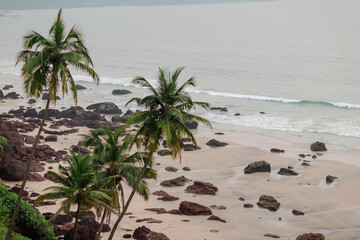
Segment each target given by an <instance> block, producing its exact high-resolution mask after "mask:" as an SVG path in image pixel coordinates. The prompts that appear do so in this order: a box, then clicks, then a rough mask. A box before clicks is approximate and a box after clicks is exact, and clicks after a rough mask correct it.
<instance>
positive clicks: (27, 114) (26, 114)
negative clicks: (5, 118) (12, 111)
mask: <svg viewBox="0 0 360 240" xmlns="http://www.w3.org/2000/svg"><path fill="white" fill-rule="evenodd" d="M23 116H24V117H30V118H35V117H37V116H38V113H37V112H36V109H35V108H29V109H28V110H26V111H25V112H24V115H23Z"/></svg>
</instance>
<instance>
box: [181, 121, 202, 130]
mask: <svg viewBox="0 0 360 240" xmlns="http://www.w3.org/2000/svg"><path fill="white" fill-rule="evenodd" d="M184 124H185V126H186V127H187V128H188V129H197V127H198V125H199V123H198V122H197V121H185V122H184Z"/></svg>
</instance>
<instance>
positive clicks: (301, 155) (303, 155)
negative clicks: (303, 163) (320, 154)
mask: <svg viewBox="0 0 360 240" xmlns="http://www.w3.org/2000/svg"><path fill="white" fill-rule="evenodd" d="M298 156H299V157H301V158H306V155H305V154H299V155H298Z"/></svg>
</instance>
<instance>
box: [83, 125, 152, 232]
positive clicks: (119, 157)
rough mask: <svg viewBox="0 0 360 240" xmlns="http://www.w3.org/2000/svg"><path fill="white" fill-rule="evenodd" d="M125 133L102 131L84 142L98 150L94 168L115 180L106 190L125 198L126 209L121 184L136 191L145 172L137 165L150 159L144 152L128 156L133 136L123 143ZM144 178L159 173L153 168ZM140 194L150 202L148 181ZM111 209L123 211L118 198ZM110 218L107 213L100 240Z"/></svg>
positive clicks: (142, 182)
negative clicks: (115, 191)
mask: <svg viewBox="0 0 360 240" xmlns="http://www.w3.org/2000/svg"><path fill="white" fill-rule="evenodd" d="M124 133H125V130H124V129H116V130H115V131H111V130H110V129H109V128H99V129H96V130H94V131H91V134H90V135H87V136H85V142H84V145H85V147H89V146H92V147H94V152H93V154H94V155H93V158H94V166H95V168H96V170H97V171H99V172H100V173H101V177H102V178H109V177H111V179H110V180H109V181H107V182H104V183H103V188H105V189H113V190H117V191H118V192H119V193H120V196H121V203H122V204H121V205H122V206H124V190H123V187H122V184H121V182H122V181H123V180H124V181H125V182H126V183H127V184H128V185H130V186H131V187H134V185H135V183H136V180H137V177H138V175H139V173H140V172H141V169H142V168H141V167H137V166H135V164H136V163H140V162H142V161H144V160H145V159H146V157H147V156H146V154H144V153H141V152H136V153H134V154H132V155H129V154H128V151H129V146H130V144H131V142H132V140H133V136H131V135H129V134H127V135H126V136H125V137H124V139H122V140H121V139H120V138H121V136H122V135H123V134H124ZM101 170H102V171H101ZM144 175H145V176H147V177H151V178H155V177H156V173H155V171H154V170H152V169H151V168H147V169H146V171H145V173H144ZM137 192H138V194H139V195H140V196H142V197H143V198H144V199H145V200H147V199H148V198H149V189H148V187H147V185H146V182H145V181H144V180H141V181H140V184H139V185H138V186H137ZM108 205H111V206H112V208H113V209H116V210H119V209H120V204H119V198H118V194H116V195H115V196H114V199H113V200H112V201H111V202H109V204H108ZM110 214H111V211H109V210H104V212H103V216H102V219H101V223H100V226H99V230H98V234H97V236H96V239H99V237H100V233H101V230H102V227H103V224H104V220H105V217H106V216H108V221H110Z"/></svg>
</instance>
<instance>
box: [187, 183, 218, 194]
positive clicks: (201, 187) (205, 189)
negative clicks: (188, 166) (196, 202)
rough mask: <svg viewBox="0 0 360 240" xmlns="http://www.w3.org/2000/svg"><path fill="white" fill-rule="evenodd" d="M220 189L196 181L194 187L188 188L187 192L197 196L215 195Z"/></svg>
mask: <svg viewBox="0 0 360 240" xmlns="http://www.w3.org/2000/svg"><path fill="white" fill-rule="evenodd" d="M217 191H218V188H217V187H216V186H214V185H213V184H211V183H207V182H201V181H195V182H194V184H193V185H190V186H188V187H187V188H186V190H185V192H188V193H195V194H206V195H215V194H216V192H217Z"/></svg>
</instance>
